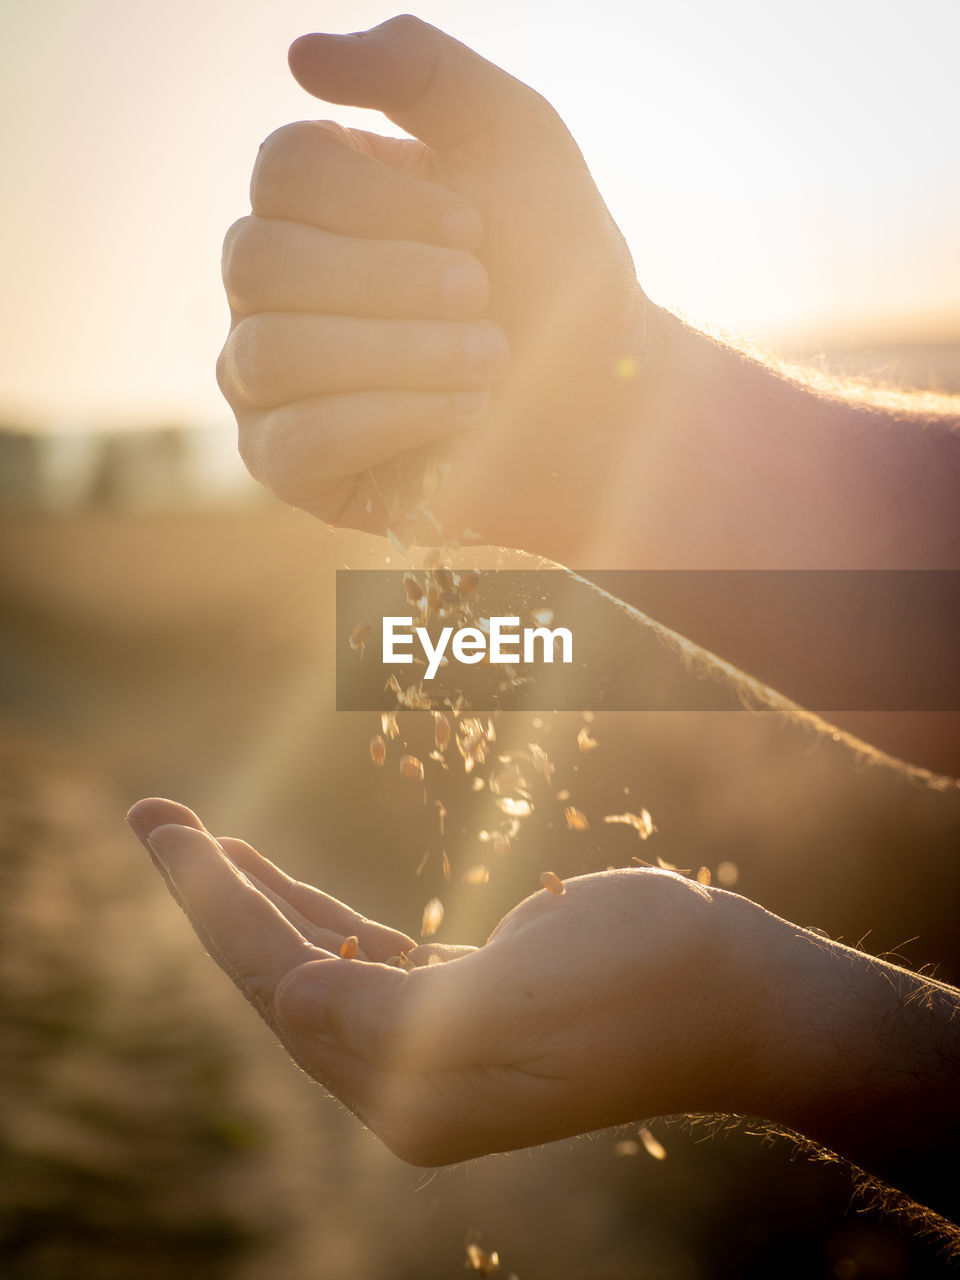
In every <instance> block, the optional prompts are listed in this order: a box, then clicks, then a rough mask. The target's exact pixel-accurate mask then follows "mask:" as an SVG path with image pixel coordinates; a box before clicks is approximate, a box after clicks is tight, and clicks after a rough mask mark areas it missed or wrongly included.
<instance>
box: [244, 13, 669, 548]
mask: <svg viewBox="0 0 960 1280" xmlns="http://www.w3.org/2000/svg"><path fill="white" fill-rule="evenodd" d="M290 64H291V67H292V69H293V72H294V75H295V76H296V77H297V79H298V80H299V81H300V83H301V84H302V85H303V86H304V88H306V89H308V90H309V91H310V92H311V93H313V94H315V95H316V96H317V97H321V98H324V99H326V100H328V101H332V102H338V103H349V104H354V105H361V106H365V107H373V108H377V109H379V110H381V111H383V112H384V113H385V114H386V115H387V116H388V117H389V118H390V119H391V120H393V121H394V122H395V123H396V124H398V125H400V126H402V127H403V128H404V129H405V130H407V131H408V132H409V133H411V134H412V135H414V138H413V139H409V140H408V139H398V138H387V137H379V136H376V135H374V134H369V133H365V132H362V131H359V130H348V129H344V128H341V127H340V126H338V125H335V124H332V123H329V122H308V123H300V124H293V125H288V126H286V127H285V128H282V129H280V130H278V131H277V132H276V133H274V134H273V135H272V136H271V137H270V138H268V140H267V141H266V142H265V143H264V144H263V146H262V148H261V150H260V154H259V156H258V158H257V162H256V166H255V169H254V173H253V181H252V188H251V203H252V209H253V212H252V215H251V216H250V217H247V218H242V219H241V220H240V221H239V222H237V223H235V224H234V226H233V227H231V229H230V231H229V232H228V234H227V238H226V244H225V247H224V280H225V283H226V289H227V294H228V297H229V300H230V305H231V309H232V327H231V331H230V335H229V338H228V340H227V343H226V346H225V347H224V351H223V354H222V357H221V360H220V364H219V378H220V385H221V387H222V389H223V392H224V395H225V396H226V398H227V400H228V401H229V402H230V404H231V406H232V408H233V409H234V411H235V413H236V416H237V420H238V423H239V427H240V448H241V452H242V454H243V457H244V459H245V461H246V463H247V465H248V467H249V468H250V470H251V471H252V472H253V474H254V475H255V476H256V477H257V478H258V479H260V480H261V481H262V482H263V483H264V484H266V485H268V486H269V487H270V488H271V489H273V490H274V491H275V492H276V493H277V494H279V495H280V496H281V497H282V498H284V499H285V500H287V501H288V502H291V503H293V504H294V505H296V506H300V507H303V508H305V509H306V510H308V511H311V512H312V513H314V514H316V515H318V516H320V517H321V518H322V519H324V520H327V521H330V522H336V523H344V524H347V525H350V526H355V527H359V528H365V529H369V530H373V531H378V532H384V531H385V529H386V528H387V527H388V525H389V526H390V527H392V528H394V529H395V530H397V531H400V530H401V529H405V530H406V532H407V533H408V534H409V535H410V536H413V535H414V534H415V535H416V536H417V537H418V538H420V539H421V540H423V539H427V538H432V539H433V540H436V539H437V537H438V536H439V533H440V530H441V529H442V531H443V533H444V534H446V535H447V536H448V537H456V536H457V535H458V534H459V533H460V532H461V531H462V530H464V529H465V528H467V527H469V528H471V529H472V530H475V531H476V532H477V533H479V534H480V535H481V536H482V537H483V539H484V540H485V541H489V542H498V543H501V544H505V545H514V546H519V547H523V548H527V549H530V550H535V551H540V552H544V553H546V554H549V555H553V556H555V557H561V556H563V555H565V554H566V553H568V551H569V550H570V549H571V548H573V547H575V546H577V545H579V544H580V542H581V541H582V538H583V536H584V533H585V531H586V530H588V529H589V528H590V527H591V526H592V524H593V523H594V522H595V521H596V518H597V514H598V512H599V511H600V510H602V507H603V502H604V494H605V492H606V488H607V485H608V483H609V482H611V481H612V479H613V478H614V477H615V473H616V470H617V466H618V460H619V459H620V458H621V457H622V454H623V451H624V447H625V445H624V442H625V440H626V438H627V437H629V435H630V433H631V432H633V431H634V430H635V425H636V421H637V417H638V413H637V400H638V395H640V394H642V389H643V385H644V381H645V373H646V370H645V364H644V362H645V360H646V358H647V351H648V346H649V327H650V323H651V321H652V317H653V316H654V315H655V309H654V308H652V307H651V306H650V304H649V303H648V302H647V300H646V299H645V297H644V295H643V293H642V292H641V290H640V288H639V286H638V284H637V281H636V276H635V273H634V270H633V265H632V263H631V260H630V255H629V252H628V250H627V248H626V245H625V243H624V241H623V238H622V236H621V235H620V232H619V231H618V229H617V227H616V226H615V225H614V223H613V221H612V219H611V217H610V215H609V213H608V212H607V210H606V208H605V206H604V204H603V201H602V200H601V198H600V195H599V193H598V191H597V189H596V187H595V185H594V183H593V181H592V179H591V177H590V173H589V171H588V170H587V167H586V165H585V163H584V160H583V157H582V156H581V154H580V151H579V149H578V148H577V146H576V144H575V142H574V141H573V139H572V138H571V136H570V134H569V133H568V132H567V130H566V128H565V126H564V125H563V123H562V121H561V120H560V119H559V117H558V116H557V115H556V113H555V112H554V111H553V109H552V108H551V107H550V106H549V105H548V104H547V103H546V102H545V101H544V100H543V99H542V98H541V97H540V96H539V95H538V94H536V93H534V92H533V90H531V89H529V88H527V87H526V86H525V85H523V84H521V83H520V82H519V81H517V80H514V79H513V78H512V77H510V76H508V75H507V74H506V73H505V72H503V71H501V70H500V69H499V68H497V67H495V66H493V65H492V64H491V63H488V62H486V61H484V60H483V59H482V58H480V57H479V56H478V55H477V54H475V53H473V52H472V51H471V50H469V49H467V48H466V47H465V46H463V45H461V44H459V43H458V42H457V41H455V40H453V39H451V38H450V37H449V36H446V35H444V34H443V33H441V32H440V31H438V30H436V29H435V28H433V27H430V26H428V25H426V24H425V23H422V22H420V21H418V20H417V19H415V18H410V17H402V18H395V19H393V20H391V21H390V22H387V23H385V24H384V25H383V26H380V27H377V28H375V29H374V30H372V31H370V32H366V33H362V34H359V35H351V36H328V35H312V36H304V37H303V38H302V39H300V40H298V41H297V42H296V43H295V44H294V46H293V48H292V49H291V52H290ZM431 455H432V456H434V457H437V458H438V459H442V460H446V461H448V462H450V463H452V464H453V465H452V467H449V468H444V469H443V474H444V475H445V476H446V478H447V482H446V483H445V484H444V485H443V486H441V488H440V491H439V492H428V493H427V495H426V496H427V497H428V499H429V502H428V506H429V510H430V517H432V518H427V519H426V520H425V519H424V517H423V515H422V511H420V512H418V508H421V507H422V504H423V501H424V497H425V494H424V488H423V477H424V464H425V462H426V460H427V458H428V457H429V456H431ZM433 474H434V475H436V474H437V472H436V469H434V472H433ZM435 487H436V486H435V484H434V485H433V486H431V489H435Z"/></svg>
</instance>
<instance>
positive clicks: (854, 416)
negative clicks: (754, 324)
mask: <svg viewBox="0 0 960 1280" xmlns="http://www.w3.org/2000/svg"><path fill="white" fill-rule="evenodd" d="M652 314H653V322H652V324H651V326H650V331H651V337H650V342H649V360H648V367H647V370H645V371H642V372H641V374H640V375H639V376H638V379H637V388H636V396H637V410H636V413H637V420H638V425H637V429H636V430H635V431H634V432H633V433H632V434H631V436H630V438H629V442H628V443H627V445H626V446H625V455H624V458H623V462H622V465H621V466H620V468H619V474H618V475H617V476H616V477H615V478H612V479H611V484H610V492H609V494H608V496H607V501H606V502H605V503H604V506H603V518H602V519H601V520H600V521H599V524H598V528H597V531H596V535H595V536H594V537H593V538H591V539H590V540H589V542H587V543H585V544H584V545H582V546H580V547H578V548H576V549H575V561H576V563H577V564H580V565H583V566H585V567H588V568H589V567H597V566H598V565H600V566H603V567H605V568H614V567H616V568H704V569H713V568H716V569H749V568H772V569H789V568H804V569H815V568H830V569H837V568H855V569H871V568H884V569H897V568H911V569H920V568H925V569H932V568H956V567H960V502H958V501H957V494H958V492H960V429H958V424H960V403H958V401H957V400H951V399H950V398H948V397H934V396H923V395H917V396H887V397H884V396H883V395H882V394H876V395H870V394H869V393H866V392H864V393H859V392H857V391H855V390H854V389H851V388H843V387H842V386H840V385H839V384H836V385H832V384H830V383H829V380H824V379H821V380H820V381H819V382H817V381H815V380H814V378H813V376H812V375H811V377H809V378H803V377H802V375H799V374H797V375H792V374H791V375H788V373H786V372H783V371H781V370H779V369H777V368H776V367H774V366H772V365H768V364H764V363H762V362H760V361H758V360H756V359H754V358H752V357H749V356H747V355H745V354H743V353H742V352H740V351H738V350H736V349H734V348H733V347H729V346H725V345H723V344H722V343H719V342H716V341H714V340H713V339H711V338H709V337H707V336H706V335H704V334H702V333H698V332H696V331H695V330H692V329H690V328H688V327H687V326H685V325H683V324H682V323H681V322H680V321H679V320H677V319H676V318H675V317H674V316H671V315H669V314H667V313H665V312H663V311H660V310H659V309H654V311H653V313H652Z"/></svg>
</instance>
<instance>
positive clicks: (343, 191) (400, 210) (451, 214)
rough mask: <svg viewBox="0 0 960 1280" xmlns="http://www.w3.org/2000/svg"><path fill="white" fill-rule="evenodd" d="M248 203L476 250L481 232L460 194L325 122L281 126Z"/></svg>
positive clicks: (262, 156)
mask: <svg viewBox="0 0 960 1280" xmlns="http://www.w3.org/2000/svg"><path fill="white" fill-rule="evenodd" d="M250 203H251V206H252V208H253V212H254V213H255V214H256V215H257V216H258V217H261V218H279V219H283V220H285V221H287V222H302V223H306V224H307V226H311V227H319V228H320V229H321V230H324V231H334V232H337V233H338V234H340V235H346V236H361V237H370V238H373V239H376V240H417V241H422V242H424V243H427V244H438V245H446V246H448V247H450V248H456V249H467V250H470V251H472V250H474V249H476V247H477V245H478V244H479V243H480V240H481V238H482V235H483V225H482V222H481V219H480V215H479V213H478V212H477V210H476V209H475V208H474V207H473V205H472V204H470V202H469V201H468V200H466V199H465V198H464V197H463V196H461V195H457V194H456V193H454V192H452V191H449V190H447V188H446V187H442V186H440V185H439V184H438V183H436V182H430V181H429V180H428V179H427V178H423V177H421V176H420V175H419V174H416V173H412V172H410V171H409V170H408V169H397V168H394V167H393V166H392V165H389V164H384V163H383V162H382V161H380V160H377V159H374V157H373V156H372V155H370V154H369V150H368V149H364V150H360V149H359V148H358V146H357V145H356V144H355V143H354V142H352V141H351V139H350V138H349V136H348V135H346V134H345V131H344V130H336V129H335V128H331V127H330V126H329V125H328V124H327V123H326V122H324V121H314V120H305V121H300V122H298V123H296V124H288V125H283V126H282V127H281V128H280V129H277V130H276V131H275V132H274V133H272V134H271V135H270V137H269V138H267V140H266V142H264V144H263V145H262V146H261V148H260V151H259V154H258V155H257V160H256V164H255V165H254V169H253V177H252V179H251V181H250Z"/></svg>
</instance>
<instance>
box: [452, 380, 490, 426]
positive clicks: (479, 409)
mask: <svg viewBox="0 0 960 1280" xmlns="http://www.w3.org/2000/svg"><path fill="white" fill-rule="evenodd" d="M492 399H493V392H492V391H491V390H490V388H489V387H484V388H483V390H481V391H454V392H453V393H452V394H451V396H450V401H451V403H452V405H453V411H454V413H455V414H456V415H457V418H458V420H459V422H460V423H461V425H463V426H465V427H473V426H476V425H477V424H478V423H479V422H480V419H481V418H482V417H483V415H484V414H485V413H486V411H487V410H488V409H489V408H490V401H491V400H492Z"/></svg>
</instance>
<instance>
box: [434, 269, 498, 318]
mask: <svg viewBox="0 0 960 1280" xmlns="http://www.w3.org/2000/svg"><path fill="white" fill-rule="evenodd" d="M442 289H443V304H444V306H445V307H446V309H447V310H448V311H451V312H453V314H454V315H458V316H459V315H469V314H471V313H472V312H478V311H480V310H481V309H482V307H483V305H484V303H485V302H486V300H487V292H488V290H487V277H486V274H485V272H484V270H483V267H481V266H480V263H479V262H475V261H473V260H472V259H470V258H463V259H461V261H460V262H458V263H456V265H455V266H452V267H448V268H447V270H446V271H445V272H444V273H443V285H442Z"/></svg>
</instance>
